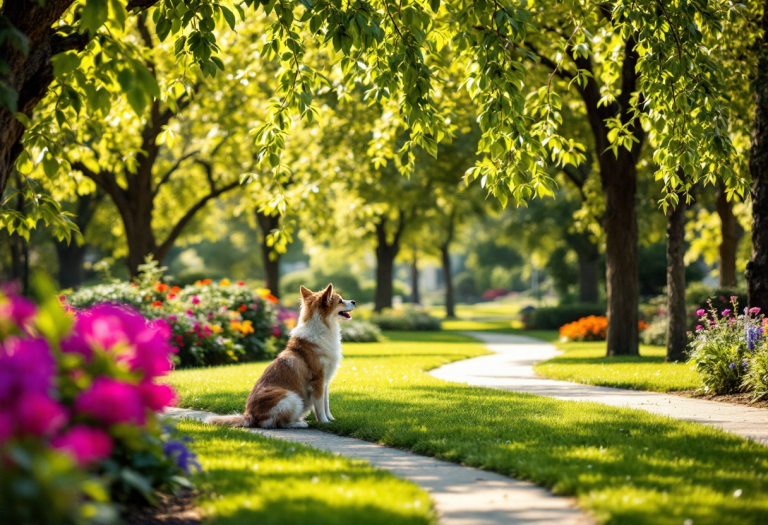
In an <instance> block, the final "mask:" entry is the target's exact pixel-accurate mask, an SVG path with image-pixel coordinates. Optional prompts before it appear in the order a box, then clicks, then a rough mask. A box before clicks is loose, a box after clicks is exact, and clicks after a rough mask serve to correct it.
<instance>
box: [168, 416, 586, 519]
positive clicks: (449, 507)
mask: <svg viewBox="0 0 768 525" xmlns="http://www.w3.org/2000/svg"><path fill="white" fill-rule="evenodd" d="M166 413H167V414H168V415H170V416H172V417H177V418H182V417H188V418H193V419H198V420H204V419H205V418H207V417H208V416H211V415H213V414H211V413H210V412H201V411H198V410H188V409H184V408H172V409H168V410H167V412H166ZM248 431H250V432H258V433H259V434H262V435H264V436H268V437H271V438H277V439H283V440H286V441H293V442H297V443H303V444H305V445H309V446H312V447H315V448H318V449H320V450H326V451H329V452H333V453H336V454H341V455H344V456H347V457H350V458H357V459H362V460H365V461H368V462H369V463H370V464H371V465H373V466H375V467H377V468H381V469H385V470H388V471H390V472H392V473H393V474H395V475H396V476H398V477H401V478H405V479H408V480H410V481H412V482H414V483H416V484H417V485H419V486H420V487H422V488H423V489H425V490H426V491H427V492H429V495H430V496H431V497H432V500H433V501H434V502H435V508H436V509H437V512H438V515H439V516H440V518H439V521H440V523H441V525H555V524H557V525H592V524H593V523H594V521H593V520H592V519H591V518H589V517H588V516H587V515H585V514H584V512H583V511H582V510H580V509H578V508H577V507H576V506H575V505H574V504H573V502H572V501H571V500H570V499H567V498H563V497H559V496H555V495H553V494H552V493H551V492H549V491H548V490H546V489H543V488H541V487H538V486H536V485H534V484H532V483H528V482H525V481H518V480H516V479H512V478H509V477H507V476H502V475H500V474H496V473H493V472H487V471H484V470H478V469H475V468H471V467H464V466H461V465H457V464H456V463H449V462H447V461H440V460H439V459H435V458H430V457H425V456H419V455H417V454H412V453H410V452H405V451H402V450H398V449H394V448H388V447H384V446H381V445H377V444H375V443H369V442H368V441H362V440H359V439H354V438H349V437H342V436H337V435H334V434H329V433H327V432H321V431H319V430H311V429H291V430H263V429H248Z"/></svg>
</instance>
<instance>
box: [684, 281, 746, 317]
mask: <svg viewBox="0 0 768 525" xmlns="http://www.w3.org/2000/svg"><path fill="white" fill-rule="evenodd" d="M731 297H736V298H737V302H738V304H747V291H746V290H745V289H744V288H716V287H712V286H706V285H705V284H703V283H691V284H690V285H688V286H687V287H686V289H685V302H686V304H687V305H688V307H689V309H690V310H691V311H696V310H699V309H701V308H704V309H705V310H706V309H709V306H708V303H707V301H711V302H712V307H713V308H715V309H716V310H718V311H722V310H725V309H727V308H731Z"/></svg>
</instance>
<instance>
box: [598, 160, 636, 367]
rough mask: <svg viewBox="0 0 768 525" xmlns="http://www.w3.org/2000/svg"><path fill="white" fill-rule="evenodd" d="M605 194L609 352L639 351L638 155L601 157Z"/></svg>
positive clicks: (631, 353) (632, 352)
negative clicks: (636, 159)
mask: <svg viewBox="0 0 768 525" xmlns="http://www.w3.org/2000/svg"><path fill="white" fill-rule="evenodd" d="M601 175H602V179H603V192H604V194H605V216H604V219H603V229H604V230H605V266H606V285H607V292H608V334H607V336H606V340H607V353H608V355H609V356H610V355H637V354H638V353H639V346H638V336H639V334H638V322H639V315H638V304H637V303H638V299H639V290H638V267H637V217H636V214H635V194H636V190H637V169H636V167H635V163H634V159H632V158H631V155H629V154H628V153H626V150H623V149H622V150H620V152H619V157H618V159H616V158H615V157H614V155H613V153H612V152H610V151H609V152H606V153H605V154H604V155H603V156H602V157H601Z"/></svg>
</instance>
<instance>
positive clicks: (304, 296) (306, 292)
mask: <svg viewBox="0 0 768 525" xmlns="http://www.w3.org/2000/svg"><path fill="white" fill-rule="evenodd" d="M300 291H301V298H302V300H306V299H307V298H309V297H311V296H312V292H311V291H310V290H309V288H304V287H303V286H302V287H301V288H300Z"/></svg>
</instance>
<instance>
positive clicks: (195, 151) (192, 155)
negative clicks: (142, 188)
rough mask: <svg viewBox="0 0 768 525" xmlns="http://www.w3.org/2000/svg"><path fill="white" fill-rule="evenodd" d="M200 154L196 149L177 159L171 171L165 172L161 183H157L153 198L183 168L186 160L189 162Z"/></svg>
mask: <svg viewBox="0 0 768 525" xmlns="http://www.w3.org/2000/svg"><path fill="white" fill-rule="evenodd" d="M198 153H200V150H197V149H196V150H194V151H190V152H189V153H187V154H185V155H182V156H181V157H179V158H178V159H176V162H174V163H173V166H171V167H170V169H168V171H166V172H165V174H164V175H163V176H162V178H161V179H160V181H159V182H158V183H157V186H155V191H153V192H152V196H153V197H157V193H158V192H159V191H160V186H162V185H163V184H165V183H166V182H168V179H170V178H171V175H173V173H174V172H175V171H176V170H177V169H179V166H181V163H182V162H184V161H185V160H187V159H188V158H190V157H194V156H195V155H197V154H198Z"/></svg>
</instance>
